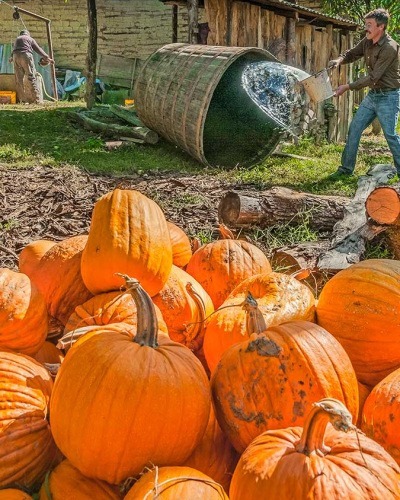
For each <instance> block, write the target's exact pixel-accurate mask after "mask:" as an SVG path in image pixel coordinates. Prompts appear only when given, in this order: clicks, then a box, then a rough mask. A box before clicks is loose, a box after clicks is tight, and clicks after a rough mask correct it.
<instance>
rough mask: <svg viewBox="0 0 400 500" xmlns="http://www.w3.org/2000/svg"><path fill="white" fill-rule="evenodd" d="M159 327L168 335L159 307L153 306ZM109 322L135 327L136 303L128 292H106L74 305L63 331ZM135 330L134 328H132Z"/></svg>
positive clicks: (107, 323) (102, 324)
mask: <svg viewBox="0 0 400 500" xmlns="http://www.w3.org/2000/svg"><path fill="white" fill-rule="evenodd" d="M155 310H156V314H157V320H158V326H159V329H160V330H161V331H162V332H163V333H165V334H167V335H168V328H167V325H166V324H165V321H164V319H163V317H162V314H161V312H160V310H159V308H158V307H157V306H156V307H155ZM111 323H125V324H128V325H132V326H134V327H135V328H136V324H137V312H136V304H135V301H134V300H133V298H132V295H131V294H130V293H126V292H107V293H100V294H98V295H95V296H94V297H92V298H90V299H89V300H87V301H86V302H84V303H83V304H80V305H79V306H76V308H75V311H74V312H73V313H72V314H71V316H70V317H69V319H68V321H67V324H66V325H65V330H64V332H65V333H67V332H71V331H72V330H76V329H78V328H82V327H86V326H96V325H97V326H104V325H109V324H111ZM133 331H135V329H133Z"/></svg>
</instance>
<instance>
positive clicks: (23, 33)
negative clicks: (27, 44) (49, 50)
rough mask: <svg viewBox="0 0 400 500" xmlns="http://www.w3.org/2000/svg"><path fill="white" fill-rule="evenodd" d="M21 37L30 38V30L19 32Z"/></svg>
mask: <svg viewBox="0 0 400 500" xmlns="http://www.w3.org/2000/svg"><path fill="white" fill-rule="evenodd" d="M21 35H28V36H30V35H31V34H30V33H29V31H28V30H22V31H20V32H19V36H21Z"/></svg>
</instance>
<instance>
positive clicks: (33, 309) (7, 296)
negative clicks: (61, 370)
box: [0, 268, 48, 355]
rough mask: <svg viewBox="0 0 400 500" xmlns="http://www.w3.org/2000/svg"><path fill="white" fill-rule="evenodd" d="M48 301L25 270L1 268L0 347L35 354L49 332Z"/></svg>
mask: <svg viewBox="0 0 400 500" xmlns="http://www.w3.org/2000/svg"><path fill="white" fill-rule="evenodd" d="M47 319H48V318H47V311H46V303H45V301H44V299H43V297H42V295H41V294H40V293H39V291H38V290H37V288H36V287H35V286H34V284H33V283H32V282H31V280H30V279H29V278H28V276H26V274H23V273H17V272H15V271H11V270H9V269H5V268H1V269H0V348H6V349H11V350H13V351H18V352H21V353H24V354H29V355H33V354H35V353H36V352H38V350H39V349H40V348H41V346H42V345H43V343H44V341H45V339H46V335H47Z"/></svg>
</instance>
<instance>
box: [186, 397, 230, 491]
mask: <svg viewBox="0 0 400 500" xmlns="http://www.w3.org/2000/svg"><path fill="white" fill-rule="evenodd" d="M238 460H239V455H238V454H237V453H236V451H235V449H234V448H233V446H232V445H231V443H230V442H229V440H228V438H227V437H226V435H225V434H224V433H223V432H222V430H221V427H220V426H219V424H218V422H217V419H216V418H215V413H214V409H213V407H212V406H211V411H210V418H209V420H208V425H207V429H206V432H205V433H204V436H203V439H202V440H201V441H200V444H199V445H198V446H197V448H196V449H195V450H194V452H193V453H192V454H191V455H190V457H189V458H188V459H187V460H186V461H185V463H184V464H183V465H185V466H186V467H192V469H196V470H199V471H201V472H203V473H204V474H207V476H210V477H211V478H212V479H214V481H216V482H217V483H219V484H220V485H221V486H222V487H223V488H224V490H225V491H226V492H228V491H229V485H230V483H231V479H232V474H233V471H234V470H235V467H236V464H237V462H238Z"/></svg>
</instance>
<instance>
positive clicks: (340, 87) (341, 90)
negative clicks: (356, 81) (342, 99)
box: [334, 83, 350, 97]
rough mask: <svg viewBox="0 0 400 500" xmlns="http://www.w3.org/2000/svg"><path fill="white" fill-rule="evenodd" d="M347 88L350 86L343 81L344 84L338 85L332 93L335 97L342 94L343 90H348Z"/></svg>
mask: <svg viewBox="0 0 400 500" xmlns="http://www.w3.org/2000/svg"><path fill="white" fill-rule="evenodd" d="M349 88H350V86H349V84H348V83H345V84H344V85H339V87H338V88H337V89H336V90H335V93H334V95H335V96H336V97H339V96H341V95H342V94H344V93H345V92H347V91H348V90H349Z"/></svg>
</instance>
